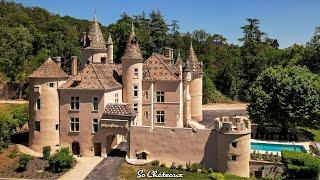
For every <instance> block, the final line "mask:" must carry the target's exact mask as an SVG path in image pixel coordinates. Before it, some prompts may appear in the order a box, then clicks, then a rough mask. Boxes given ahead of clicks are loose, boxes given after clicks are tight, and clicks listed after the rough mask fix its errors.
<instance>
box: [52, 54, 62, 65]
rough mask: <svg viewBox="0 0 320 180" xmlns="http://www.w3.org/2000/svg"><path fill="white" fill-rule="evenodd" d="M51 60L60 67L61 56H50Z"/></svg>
mask: <svg viewBox="0 0 320 180" xmlns="http://www.w3.org/2000/svg"><path fill="white" fill-rule="evenodd" d="M52 60H53V61H54V62H55V63H56V64H57V65H58V66H59V67H61V57H60V56H57V57H52Z"/></svg>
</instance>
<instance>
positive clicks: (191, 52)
mask: <svg viewBox="0 0 320 180" xmlns="http://www.w3.org/2000/svg"><path fill="white" fill-rule="evenodd" d="M188 59H189V60H190V61H192V62H199V61H198V58H197V55H196V53H195V52H194V50H193V46H192V41H191V43H190V48H189V55H188Z"/></svg>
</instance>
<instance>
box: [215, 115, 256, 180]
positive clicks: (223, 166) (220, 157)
mask: <svg viewBox="0 0 320 180" xmlns="http://www.w3.org/2000/svg"><path fill="white" fill-rule="evenodd" d="M214 123H215V124H214V125H215V128H214V129H215V131H216V134H217V136H216V137H217V143H216V148H217V155H216V158H217V162H216V167H215V169H216V170H218V171H220V172H227V173H231V174H235V175H237V176H242V177H249V175H250V167H249V161H250V148H251V147H250V139H251V122H250V120H249V119H247V118H246V117H243V116H234V117H228V116H226V117H221V118H216V119H215V121H214Z"/></svg>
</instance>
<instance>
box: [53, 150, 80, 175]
mask: <svg viewBox="0 0 320 180" xmlns="http://www.w3.org/2000/svg"><path fill="white" fill-rule="evenodd" d="M74 164H75V159H74V157H73V156H72V153H71V152H70V150H69V148H62V149H60V150H58V151H57V152H56V153H55V154H54V155H53V156H52V157H50V159H49V167H50V170H51V171H52V172H55V173H59V172H62V171H64V170H66V169H70V168H72V167H73V166H74Z"/></svg>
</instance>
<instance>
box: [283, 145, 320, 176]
mask: <svg viewBox="0 0 320 180" xmlns="http://www.w3.org/2000/svg"><path fill="white" fill-rule="evenodd" d="M282 157H283V162H284V165H285V166H286V168H287V172H286V174H287V175H288V176H289V177H290V178H296V179H297V178H303V179H312V178H317V177H318V176H319V173H320V159H319V158H317V157H313V156H311V155H309V154H307V153H301V152H290V151H282Z"/></svg>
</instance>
